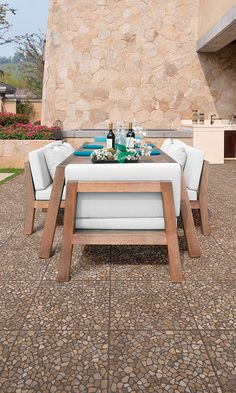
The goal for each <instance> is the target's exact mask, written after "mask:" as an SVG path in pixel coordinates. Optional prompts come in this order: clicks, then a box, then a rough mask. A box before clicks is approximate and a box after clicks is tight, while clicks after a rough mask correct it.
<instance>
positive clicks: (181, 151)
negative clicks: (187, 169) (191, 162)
mask: <svg viewBox="0 0 236 393" xmlns="http://www.w3.org/2000/svg"><path fill="white" fill-rule="evenodd" d="M168 155H169V156H170V157H171V158H173V160H175V161H176V162H178V163H179V164H180V165H181V166H182V167H184V165H185V162H186V158H187V154H186V151H185V148H184V147H182V146H177V145H175V144H174V143H171V144H170V145H169V147H168Z"/></svg>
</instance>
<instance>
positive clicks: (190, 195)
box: [187, 188, 197, 201]
mask: <svg viewBox="0 0 236 393" xmlns="http://www.w3.org/2000/svg"><path fill="white" fill-rule="evenodd" d="M187 192H188V199H189V200H190V201H197V191H195V190H190V189H189V188H187Z"/></svg>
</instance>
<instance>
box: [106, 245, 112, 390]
mask: <svg viewBox="0 0 236 393" xmlns="http://www.w3.org/2000/svg"><path fill="white" fill-rule="evenodd" d="M109 254H110V255H109V259H110V272H109V311H108V337H107V392H108V393H109V391H110V339H111V283H112V280H111V263H112V262H111V261H112V245H110V249H109Z"/></svg>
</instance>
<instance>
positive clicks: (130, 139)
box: [126, 123, 135, 149]
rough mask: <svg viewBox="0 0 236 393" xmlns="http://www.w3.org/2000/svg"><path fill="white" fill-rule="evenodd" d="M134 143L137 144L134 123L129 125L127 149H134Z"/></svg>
mask: <svg viewBox="0 0 236 393" xmlns="http://www.w3.org/2000/svg"><path fill="white" fill-rule="evenodd" d="M134 143H135V133H134V130H133V125H132V123H129V130H128V132H127V134H126V147H127V148H130V149H134Z"/></svg>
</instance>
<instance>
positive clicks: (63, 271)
mask: <svg viewBox="0 0 236 393" xmlns="http://www.w3.org/2000/svg"><path fill="white" fill-rule="evenodd" d="M76 196H77V183H76V182H68V183H67V192H66V204H65V212H64V226H63V235H62V249H61V257H60V262H59V269H58V275H57V281H59V282H66V281H69V279H70V272H71V258H72V250H73V233H74V225H75V210H76Z"/></svg>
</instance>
